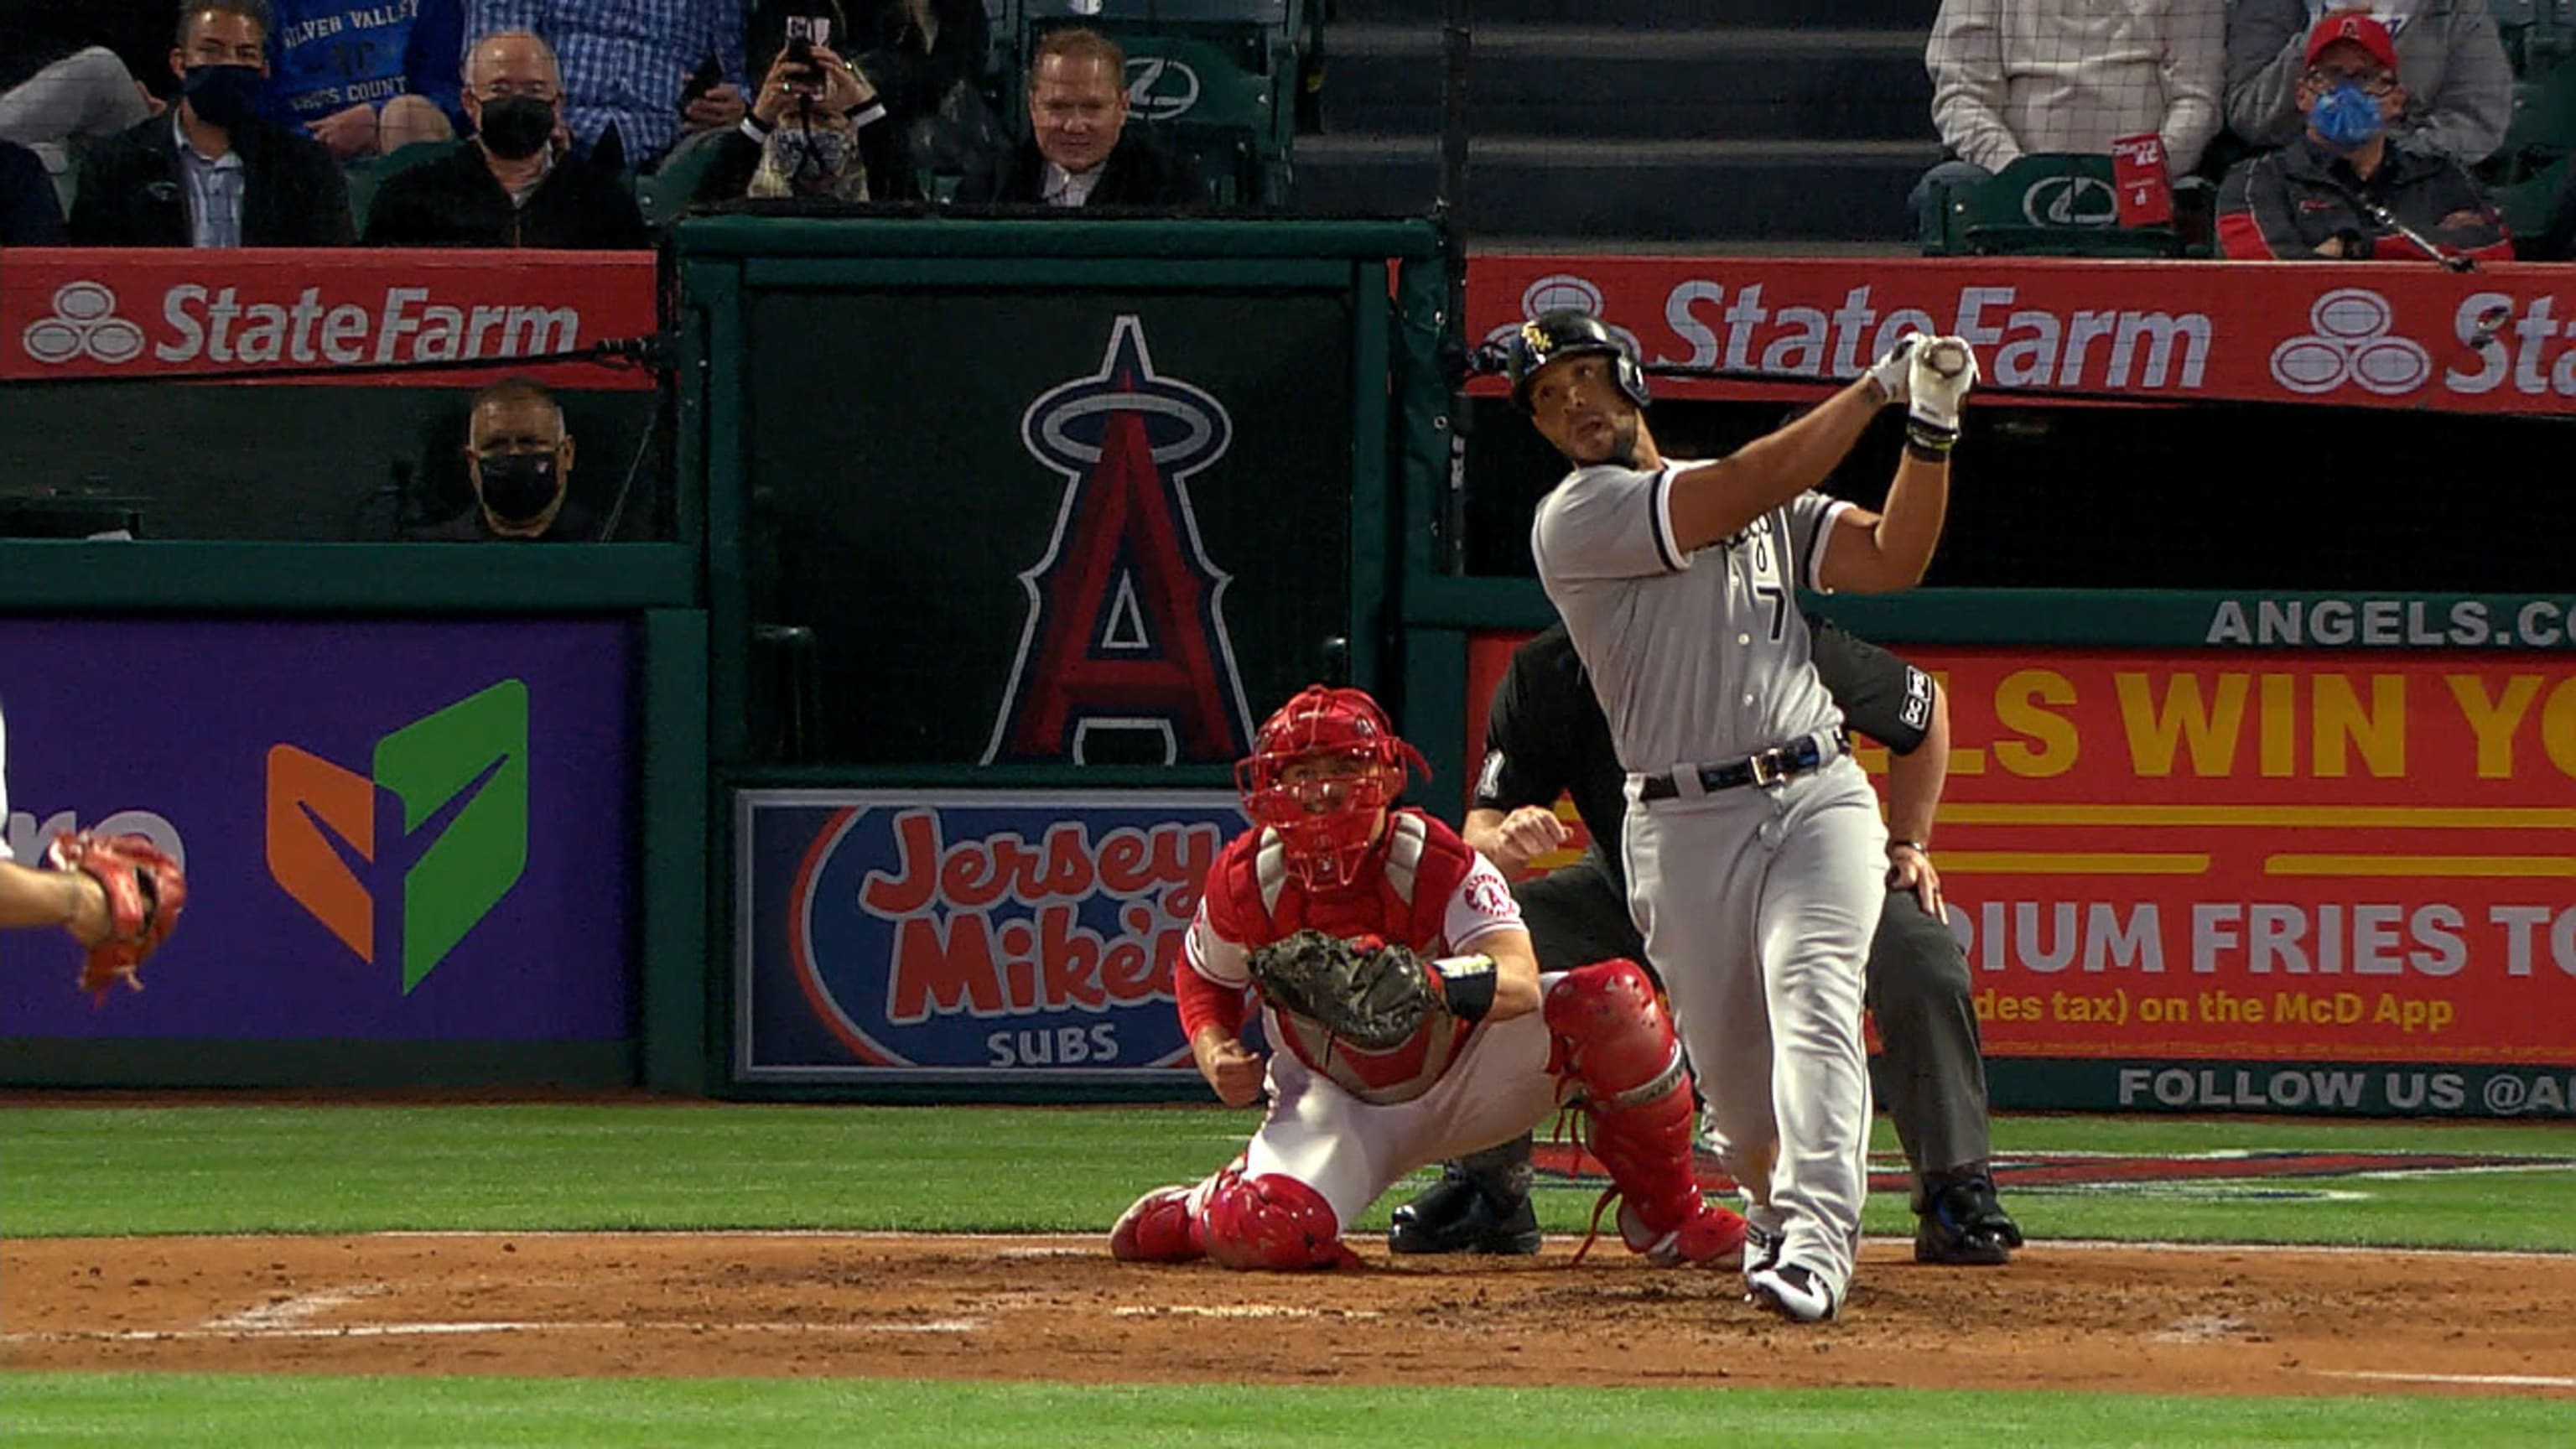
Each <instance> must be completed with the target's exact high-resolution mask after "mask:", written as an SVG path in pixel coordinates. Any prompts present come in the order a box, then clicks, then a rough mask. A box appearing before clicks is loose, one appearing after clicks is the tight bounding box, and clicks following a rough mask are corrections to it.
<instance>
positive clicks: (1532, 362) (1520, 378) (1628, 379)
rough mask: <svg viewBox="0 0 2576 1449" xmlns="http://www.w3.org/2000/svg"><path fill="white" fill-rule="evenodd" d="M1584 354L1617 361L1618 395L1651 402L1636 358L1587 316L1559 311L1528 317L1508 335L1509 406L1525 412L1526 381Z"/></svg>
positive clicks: (1595, 319)
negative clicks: (1560, 361) (1554, 364)
mask: <svg viewBox="0 0 2576 1449" xmlns="http://www.w3.org/2000/svg"><path fill="white" fill-rule="evenodd" d="M1587 353H1592V354H1598V355H1600V356H1603V357H1613V358H1617V359H1618V361H1617V362H1616V364H1614V368H1615V374H1616V376H1617V378H1618V380H1619V391H1621V392H1623V393H1625V394H1627V396H1628V401H1630V402H1632V403H1635V404H1636V405H1637V406H1639V407H1644V406H1646V404H1648V403H1649V402H1652V401H1653V400H1654V399H1653V396H1652V395H1651V394H1649V393H1648V392H1647V391H1646V371H1645V369H1644V368H1642V367H1639V366H1638V365H1637V354H1635V353H1634V352H1631V351H1629V350H1628V344H1627V343H1625V342H1622V341H1620V340H1619V337H1618V334H1616V333H1614V332H1612V331H1611V330H1610V329H1609V328H1608V327H1607V326H1604V325H1603V324H1602V321H1601V319H1600V318H1598V317H1595V316H1593V315H1592V314H1591V313H1589V312H1584V311H1579V310H1577V309H1575V308H1572V307H1561V308H1559V309H1557V310H1556V311H1553V312H1541V313H1540V314H1538V315H1537V316H1535V317H1532V318H1531V319H1529V320H1528V321H1526V322H1524V323H1522V324H1521V330H1520V331H1519V332H1517V333H1514V334H1513V335H1512V340H1511V348H1510V354H1511V356H1510V362H1509V366H1508V367H1507V369H1506V371H1507V373H1508V375H1509V376H1510V378H1511V380H1512V405H1513V406H1515V407H1517V408H1519V409H1520V410H1521V411H1522V412H1528V411H1529V410H1530V400H1529V388H1530V379H1531V378H1534V377H1536V376H1538V372H1539V369H1540V368H1542V367H1545V366H1547V365H1548V364H1549V363H1551V362H1554V361H1556V360H1557V359H1558V358H1560V357H1581V356H1584V355H1585V354H1587Z"/></svg>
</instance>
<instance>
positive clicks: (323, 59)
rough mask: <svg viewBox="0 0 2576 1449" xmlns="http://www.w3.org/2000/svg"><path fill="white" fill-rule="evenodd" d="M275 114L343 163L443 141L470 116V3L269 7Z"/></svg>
mask: <svg viewBox="0 0 2576 1449" xmlns="http://www.w3.org/2000/svg"><path fill="white" fill-rule="evenodd" d="M270 4H272V5H274V6H275V7H276V9H277V26H276V29H275V31H274V32H273V33H272V34H271V35H270V36H269V41H268V64H269V83H268V95H269V113H270V114H271V115H272V116H274V117H276V118H277V120H278V122H279V123H280V124H282V125H284V126H286V127H288V128H289V129H291V130H293V131H295V132H297V133H298V134H300V135H307V136H311V137H312V138H313V139H314V140H317V141H319V142H321V143H322V144H323V145H324V146H327V147H329V148H330V151H331V154H332V155H333V156H336V157H338V158H339V159H341V160H343V161H348V160H352V159H354V158H357V157H360V156H377V155H383V154H386V153H388V152H392V151H398V150H400V149H402V148H403V147H404V146H406V145H409V144H410V143H412V142H414V141H444V140H447V139H449V138H450V137H452V136H454V135H455V134H456V126H457V123H458V122H460V121H462V120H463V119H464V111H463V110H462V109H461V108H460V107H459V104H458V76H457V65H458V54H459V52H460V51H461V50H462V49H463V47H464V43H465V12H464V10H463V9H462V8H461V6H462V0H416V4H414V5H382V4H379V5H360V4H353V3H351V0H270Z"/></svg>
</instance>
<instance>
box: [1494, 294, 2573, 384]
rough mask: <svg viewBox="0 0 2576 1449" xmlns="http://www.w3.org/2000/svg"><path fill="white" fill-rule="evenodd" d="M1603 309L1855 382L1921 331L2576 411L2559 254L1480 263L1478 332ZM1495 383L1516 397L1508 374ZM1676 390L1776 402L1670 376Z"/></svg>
mask: <svg viewBox="0 0 2576 1449" xmlns="http://www.w3.org/2000/svg"><path fill="white" fill-rule="evenodd" d="M1556 307H1580V308H1583V309H1584V310H1587V311H1591V312H1595V313H1598V314H1599V315H1600V316H1601V317H1602V318H1603V319H1604V320H1605V321H1607V322H1609V323H1610V324H1611V325H1612V327H1613V328H1614V329H1615V330H1617V331H1619V332H1621V333H1623V334H1625V335H1626V336H1627V337H1628V338H1630V339H1631V340H1633V341H1634V343H1635V344H1636V346H1637V350H1638V354H1639V357H1640V359H1641V360H1642V361H1643V362H1644V363H1645V364H1646V365H1647V366H1649V367H1650V368H1651V367H1657V366H1673V367H1688V368H1706V369H1712V370H1717V371H1722V372H1727V373H1735V374H1748V375H1750V374H1760V375H1763V376H1765V377H1768V378H1771V379H1776V380H1778V381H1781V382H1790V383H1795V382H1798V381H1801V380H1808V379H1812V380H1813V381H1815V382H1816V383H1819V384H1821V383H1824V382H1826V381H1828V380H1835V379H1849V378H1852V377H1856V376H1858V375H1859V374H1860V372H1861V370H1862V369H1863V368H1865V367H1867V366H1868V365H1869V363H1870V361H1871V360H1872V359H1873V358H1875V357H1877V356H1878V355H1879V354H1880V353H1881V352H1883V351H1885V350H1886V348H1887V347H1888V346H1889V345H1890V344H1891V343H1893V342H1894V341H1895V340H1896V339H1897V338H1898V337H1900V336H1902V335H1904V334H1905V333H1906V332H1909V331H1920V332H1940V333H1956V334H1957V335H1959V336H1961V337H1964V338H1966V339H1967V340H1968V341H1969V342H1971V343H1973V344H1974V345H1975V347H1976V349H1977V355H1978V357H1979V359H1980V364H1981V370H1982V372H1983V382H1982V386H1983V387H1985V388H1987V389H1990V390H1993V391H1996V392H1999V393H2010V392H2011V391H2013V390H2014V389H2046V390H2051V391H2058V392H2076V393H2089V394H2098V395H2100V396H2101V397H2103V398H2104V399H2106V400H2132V401H2140V402H2189V401H2198V400H2203V399H2228V400H2238V401H2264V402H2292V403H2295V402H2321V403H2340V404H2347V405H2350V404H2359V405H2364V406H2370V405H2380V404H2389V405H2398V406H2406V407H2417V408H2432V409H2446V410H2456V411H2472V412H2521V413H2564V412H2576V278H2571V277H2570V275H2569V273H2568V269H2566V268H2564V267H2558V266H2523V265H2515V264H2510V263H2507V264H2500V265H2495V266H2487V267H2481V268H2480V269H2479V270H2478V271H2476V272H2471V273H2455V272H2449V271H2445V270H2443V269H2442V268H2440V267H2437V266H2433V265H2430V264H2413V265H2399V264H2394V263H2390V264H2369V265H2350V266H2335V265H2324V264H2313V263H2279V264H2266V263H2250V262H2141V261H2116V262H2101V261H2079V260H2070V259H2049V258H2030V257H2012V258H1914V259H1894V260H1891V259H1888V258H1883V257H1872V258H1869V259H1867V260H1865V261H1864V260H1855V261H1838V260H1808V259H1798V258H1774V257H1750V258H1689V257H1545V256H1508V255H1505V256H1489V257H1478V258H1477V259H1476V265H1475V267H1474V269H1473V270H1472V271H1471V272H1470V274H1469V289H1468V309H1467V311H1468V327H1469V330H1470V332H1471V334H1472V335H1473V336H1475V337H1476V338H1478V339H1487V338H1498V337H1501V336H1504V335H1507V334H1508V333H1509V332H1510V330H1511V329H1513V328H1516V327H1518V326H1519V325H1520V322H1521V320H1522V318H1524V317H1526V316H1534V315H1536V314H1538V313H1539V312H1543V311H1546V310H1548V309H1550V308H1556ZM1478 386H1479V387H1480V388H1481V389H1483V390H1485V391H1487V392H1490V393H1494V394H1499V393H1500V391H1501V383H1500V381H1499V380H1498V379H1486V380H1483V381H1482V382H1480V383H1479V384H1478ZM1655 386H1656V388H1657V389H1658V390H1659V391H1660V392H1663V393H1665V394H1666V395H1671V396H1681V397H1691V396H1701V397H1728V396H1756V397H1762V396H1778V395H1779V393H1778V390H1777V389H1776V387H1773V386H1772V385H1770V384H1769V383H1765V382H1760V381H1748V380H1746V379H1745V378H1737V379H1733V380H1727V381H1705V380H1703V381H1693V380H1689V379H1684V378H1678V377H1659V378H1657V379H1655Z"/></svg>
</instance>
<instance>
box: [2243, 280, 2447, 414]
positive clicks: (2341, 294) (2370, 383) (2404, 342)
mask: <svg viewBox="0 0 2576 1449" xmlns="http://www.w3.org/2000/svg"><path fill="white" fill-rule="evenodd" d="M2396 320H2397V314H2396V310H2395V309H2394V308H2392V307H2390V306H2389V305H2388V299H2387V298H2386V297H2383V296H2381V295H2380V294H2379V293H2377V292H2374V291H2371V290H2369V289H2368V288H2366V287H2338V288H2336V289H2335V290H2333V291H2331V292H2328V293H2326V294H2325V295H2324V296H2321V297H2319V298H2317V300H2316V304H2315V305H2314V306H2312V307H2310V308H2309V309H2308V326H2309V327H2310V328H2312V329H2313V330H2312V331H2311V332H2310V333H2309V334H2308V335H2307V336H2304V337H2292V338H2290V339H2288V340H2287V341H2284V342H2283V343H2282V344H2281V345H2280V346H2278V347H2275V348H2273V349H2272V380H2273V381H2275V382H2277V383H2279V384H2280V385H2281V386H2283V387H2285V388H2288V389H2289V390H2290V391H2292V392H2295V393H2304V394H2307V395H2310V396H2314V395H2316V394H2318V393H2327V392H2332V391H2334V390H2335V389H2336V388H2339V387H2341V386H2343V385H2344V384H2345V383H2347V382H2352V383H2358V384H2360V385H2361V386H2362V388H2363V389H2364V390H2366V391H2369V392H2375V393H2377V394H2379V395H2380V396H2382V397H2397V396H2400V395H2402V394H2405V393H2410V392H2413V391H2414V390H2415V389H2417V388H2419V387H2422V386H2423V385H2424V384H2425V382H2426V381H2428V380H2429V379H2430V378H2431V377H2432V376H2433V358H2432V355H2431V354H2429V353H2427V352H2426V351H2425V350H2424V349H2423V347H2422V346H2421V345H2419V344H2417V343H2416V342H2415V341H2414V340H2413V339H2412V338H2407V337H2398V336H2392V335H2391V334H2390V329H2391V327H2392V326H2393V325H2394V324H2395V322H2396Z"/></svg>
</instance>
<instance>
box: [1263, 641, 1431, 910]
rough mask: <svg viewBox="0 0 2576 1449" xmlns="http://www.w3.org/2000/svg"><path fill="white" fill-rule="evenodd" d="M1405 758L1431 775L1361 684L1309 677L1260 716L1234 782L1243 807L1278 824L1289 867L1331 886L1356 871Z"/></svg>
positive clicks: (1313, 886) (1308, 880)
mask: <svg viewBox="0 0 2576 1449" xmlns="http://www.w3.org/2000/svg"><path fill="white" fill-rule="evenodd" d="M1408 766H1409V767H1411V768H1413V769H1417V770H1420V771H1421V772H1422V773H1423V775H1424V776H1425V777H1426V778H1427V777H1428V776H1429V775H1430V774H1431V767H1430V766H1429V765H1428V764H1425V763H1424V762H1423V759H1422V755H1421V753H1420V752H1418V751H1416V750H1415V749H1414V748H1413V746H1411V745H1408V744H1406V743H1405V742H1404V741H1402V740H1400V739H1397V738H1396V736H1395V727H1394V726H1392V725H1390V724H1389V723H1387V718H1386V711H1385V710H1382V709H1380V708H1378V703H1377V701H1376V700H1374V699H1371V698H1369V696H1368V693H1367V692H1366V691H1365V690H1358V689H1327V688H1325V687H1324V686H1322V685H1320V684H1316V685H1309V686H1307V688H1305V689H1304V690H1302V691H1300V692H1299V693H1298V695H1297V697H1296V698H1294V699H1292V700H1290V701H1288V702H1287V703H1286V704H1284V705H1281V706H1280V707H1279V712H1278V713H1276V714H1274V715H1272V716H1270V718H1268V719H1267V720H1264V721H1262V724H1261V729H1260V732H1259V733H1257V734H1255V735H1254V736H1253V739H1252V753H1251V754H1250V755H1249V756H1247V757H1246V758H1245V759H1244V760H1243V761H1242V762H1241V763H1240V764H1237V765H1236V766H1235V767H1234V783H1235V789H1236V790H1237V791H1238V792H1239V793H1240V794H1241V795H1242V796H1243V810H1244V813H1245V814H1247V815H1250V816H1251V817H1252V819H1253V821H1254V823H1256V824H1259V825H1266V826H1268V827H1269V828H1270V829H1272V830H1274V831H1276V832H1278V834H1279V841H1280V845H1281V848H1282V853H1283V855H1284V856H1285V859H1286V862H1287V866H1288V870H1289V872H1290V873H1291V874H1292V875H1295V876H1296V877H1297V879H1298V880H1299V881H1301V882H1303V883H1304V884H1305V886H1306V888H1307V889H1309V890H1331V889H1334V888H1336V887H1340V886H1346V885H1349V884H1350V883H1351V881H1352V879H1353V877H1354V876H1355V875H1356V874H1357V873H1358V870H1359V865H1360V862H1361V860H1362V859H1363V858H1365V857H1366V856H1367V855H1368V850H1369V846H1370V845H1371V844H1372V843H1374V842H1375V841H1376V839H1377V835H1378V830H1379V828H1380V826H1382V825H1383V824H1384V823H1385V819H1386V808H1387V806H1388V805H1389V804H1391V803H1392V802H1393V801H1394V799H1395V797H1396V795H1397V793H1398V792H1400V791H1402V790H1403V789H1404V772H1405V770H1406V768H1407V767H1408Z"/></svg>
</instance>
